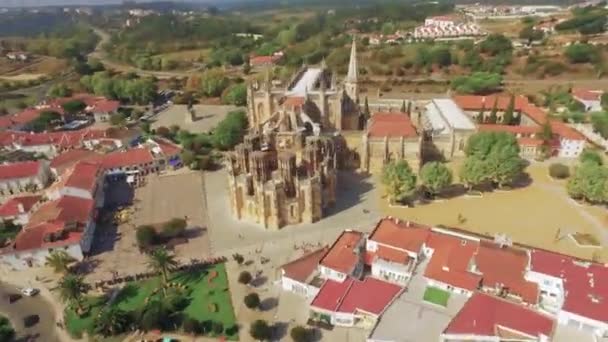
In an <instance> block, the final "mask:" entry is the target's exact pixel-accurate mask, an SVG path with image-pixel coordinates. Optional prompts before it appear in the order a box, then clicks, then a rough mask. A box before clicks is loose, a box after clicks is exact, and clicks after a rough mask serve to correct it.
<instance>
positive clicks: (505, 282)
mask: <svg viewBox="0 0 608 342" xmlns="http://www.w3.org/2000/svg"><path fill="white" fill-rule="evenodd" d="M528 259H529V258H528V253H527V252H526V251H524V250H523V249H519V248H514V247H502V248H501V247H500V246H498V245H496V244H495V243H494V242H490V241H484V240H482V241H481V242H480V244H479V248H478V250H477V253H476V254H475V265H476V267H477V270H478V271H479V272H481V274H482V282H483V286H484V287H492V288H495V287H505V288H507V290H508V292H509V293H512V294H515V295H517V296H520V297H521V298H522V299H523V300H524V301H525V302H526V303H530V304H536V303H537V302H538V284H536V283H534V282H530V281H527V280H526V279H525V277H524V276H525V274H526V270H527V266H528V262H529V260H528Z"/></svg>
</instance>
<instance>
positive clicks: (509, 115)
mask: <svg viewBox="0 0 608 342" xmlns="http://www.w3.org/2000/svg"><path fill="white" fill-rule="evenodd" d="M514 111H515V95H511V98H510V99H509V104H508V105H507V109H506V110H505V113H504V115H503V116H502V123H503V124H505V125H512V124H513V120H514V118H513V113H514Z"/></svg>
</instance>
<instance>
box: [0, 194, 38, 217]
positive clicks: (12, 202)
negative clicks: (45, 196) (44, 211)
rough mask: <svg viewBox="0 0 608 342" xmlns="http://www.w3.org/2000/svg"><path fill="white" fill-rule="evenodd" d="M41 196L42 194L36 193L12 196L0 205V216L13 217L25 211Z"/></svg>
mask: <svg viewBox="0 0 608 342" xmlns="http://www.w3.org/2000/svg"><path fill="white" fill-rule="evenodd" d="M41 198H42V196H38V195H32V196H19V197H13V198H11V199H9V200H8V201H6V202H4V203H3V204H2V205H1V206H0V217H14V216H17V215H19V214H23V213H27V212H29V211H30V209H32V208H33V207H34V205H35V204H36V203H38V202H39V201H40V199H41ZM22 210H23V211H22Z"/></svg>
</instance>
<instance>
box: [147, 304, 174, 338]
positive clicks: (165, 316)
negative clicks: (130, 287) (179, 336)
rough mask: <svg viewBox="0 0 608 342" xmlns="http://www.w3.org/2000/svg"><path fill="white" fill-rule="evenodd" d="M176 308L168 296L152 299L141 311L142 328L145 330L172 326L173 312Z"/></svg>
mask: <svg viewBox="0 0 608 342" xmlns="http://www.w3.org/2000/svg"><path fill="white" fill-rule="evenodd" d="M174 310H175V307H174V303H173V302H172V301H171V300H170V298H168V297H166V296H163V297H160V298H158V297H157V298H154V299H152V300H150V301H149V302H148V303H147V304H146V306H145V307H144V308H143V310H142V311H141V316H140V320H139V325H140V328H141V329H142V330H144V331H150V330H155V329H160V330H164V329H165V328H172V327H171V322H172V320H171V314H172V313H173V312H174Z"/></svg>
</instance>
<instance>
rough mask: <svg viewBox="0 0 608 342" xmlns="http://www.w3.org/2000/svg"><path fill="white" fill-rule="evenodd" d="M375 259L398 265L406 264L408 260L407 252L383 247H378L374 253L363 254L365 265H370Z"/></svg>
mask: <svg viewBox="0 0 608 342" xmlns="http://www.w3.org/2000/svg"><path fill="white" fill-rule="evenodd" d="M376 258H378V259H382V260H386V261H391V262H395V263H399V264H407V263H408V262H409V260H410V256H409V255H408V254H407V252H404V251H402V250H398V249H395V248H392V247H386V246H383V245H378V247H377V250H376V251H375V252H371V251H366V252H365V263H366V264H367V265H371V264H372V263H373V262H374V260H375V259H376Z"/></svg>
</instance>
